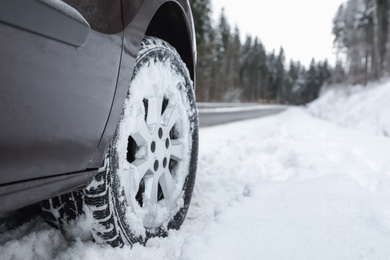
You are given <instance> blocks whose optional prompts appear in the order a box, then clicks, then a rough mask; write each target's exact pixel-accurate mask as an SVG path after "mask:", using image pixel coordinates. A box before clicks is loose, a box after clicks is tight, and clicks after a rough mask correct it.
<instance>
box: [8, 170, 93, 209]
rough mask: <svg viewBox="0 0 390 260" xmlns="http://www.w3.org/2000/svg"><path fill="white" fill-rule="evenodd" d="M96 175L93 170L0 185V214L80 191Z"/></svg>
mask: <svg viewBox="0 0 390 260" xmlns="http://www.w3.org/2000/svg"><path fill="white" fill-rule="evenodd" d="M97 173H98V169H94V170H87V171H84V172H78V173H72V174H64V175H59V176H53V177H47V178H41V179H36V180H29V181H23V182H17V183H13V184H7V185H1V186H0V201H1V208H0V212H9V211H12V210H16V209H18V208H21V207H24V206H27V205H30V204H34V203H37V202H39V201H42V200H44V199H47V198H51V197H55V196H59V195H62V194H65V193H68V192H71V191H75V190H80V189H81V188H83V187H85V185H86V184H87V183H88V182H89V181H90V180H91V179H92V178H93V177H94V175H95V174H97ZM43 191H44V192H43Z"/></svg>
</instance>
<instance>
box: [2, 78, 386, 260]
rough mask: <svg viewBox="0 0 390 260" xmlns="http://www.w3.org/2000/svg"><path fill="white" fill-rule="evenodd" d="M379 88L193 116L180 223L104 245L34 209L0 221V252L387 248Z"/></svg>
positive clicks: (317, 254)
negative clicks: (69, 233) (255, 113)
mask: <svg viewBox="0 0 390 260" xmlns="http://www.w3.org/2000/svg"><path fill="white" fill-rule="evenodd" d="M388 100H390V84H383V85H381V86H372V87H371V88H369V87H366V88H361V89H357V88H353V89H349V90H348V91H346V92H345V93H344V92H340V93H336V92H335V91H333V92H332V91H330V92H329V93H328V94H325V95H324V96H323V97H322V98H321V99H320V100H318V101H316V102H314V103H313V104H312V105H310V106H309V108H308V109H302V108H290V109H288V110H286V111H284V112H282V113H280V114H277V115H274V116H270V117H265V118H259V119H252V120H247V121H240V122H236V123H230V124H225V125H220V126H215V127H207V128H201V130H200V154H199V171H198V176H197V182H196V186H195V191H194V196H193V200H192V203H191V207H190V210H189V213H188V217H187V219H186V221H185V222H184V224H183V226H182V228H181V229H180V230H178V231H176V230H172V231H170V232H169V236H168V237H166V238H154V239H151V240H149V241H148V242H147V244H146V245H145V246H142V245H134V246H133V248H130V247H124V248H110V247H109V246H102V245H97V244H94V243H93V242H91V241H81V240H77V241H67V240H65V238H64V237H63V236H62V234H61V232H59V231H57V230H53V229H52V228H50V227H49V226H48V225H47V224H46V223H45V222H44V221H43V220H42V219H41V218H40V217H36V218H34V219H32V220H31V221H29V222H27V223H25V224H23V225H22V226H20V227H17V228H13V229H11V230H9V229H7V227H5V226H4V224H3V225H0V230H2V231H3V232H1V233H0V259H94V260H95V259H184V260H187V259H189V260H191V259H194V260H195V259H196V260H198V259H243V260H244V259H390V246H389V245H390V160H389V155H390V139H389V138H388V137H387V133H388V131H390V117H389V116H388V111H390V110H389V109H390V107H389V104H390V102H388ZM363 101H364V103H363ZM386 109H387V110H386ZM351 111H355V114H354V113H352V112H351ZM329 115H334V116H333V117H329ZM319 118H323V119H326V120H323V119H319ZM371 120H374V121H371ZM329 121H333V122H329ZM370 122H375V123H370ZM370 127H371V128H370Z"/></svg>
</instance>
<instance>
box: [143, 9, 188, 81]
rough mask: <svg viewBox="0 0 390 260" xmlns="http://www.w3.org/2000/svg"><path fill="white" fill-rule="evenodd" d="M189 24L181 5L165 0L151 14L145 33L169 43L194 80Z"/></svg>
mask: <svg viewBox="0 0 390 260" xmlns="http://www.w3.org/2000/svg"><path fill="white" fill-rule="evenodd" d="M191 15H192V14H191ZM190 18H191V19H192V17H190ZM191 26H192V25H191V24H188V22H186V16H185V12H184V10H183V9H182V8H181V6H180V5H179V4H177V2H175V1H167V2H165V3H163V4H162V5H161V6H160V7H159V9H158V10H157V11H156V13H155V14H154V15H153V18H152V20H151V21H150V23H149V26H148V28H147V30H146V32H145V35H148V36H154V37H157V38H160V39H162V40H164V41H166V42H168V43H169V44H171V45H172V46H173V47H174V48H175V49H176V50H177V52H178V53H179V55H180V56H181V58H182V59H183V61H184V62H185V63H186V65H187V68H188V70H189V72H190V76H191V79H192V80H193V81H194V80H195V46H193V44H194V43H193V40H192V38H193V36H192V33H193V29H192V28H191ZM183 36H186V37H183Z"/></svg>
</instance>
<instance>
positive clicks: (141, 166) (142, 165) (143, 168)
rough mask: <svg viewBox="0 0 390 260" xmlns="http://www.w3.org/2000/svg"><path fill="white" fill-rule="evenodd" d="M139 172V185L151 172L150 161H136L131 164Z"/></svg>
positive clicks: (146, 159)
mask: <svg viewBox="0 0 390 260" xmlns="http://www.w3.org/2000/svg"><path fill="white" fill-rule="evenodd" d="M131 164H132V165H134V166H135V167H136V168H137V170H138V183H139V182H140V181H141V180H142V178H143V177H144V176H145V175H146V174H147V173H148V172H149V171H150V163H149V159H148V158H145V159H136V160H135V161H134V162H132V163H131Z"/></svg>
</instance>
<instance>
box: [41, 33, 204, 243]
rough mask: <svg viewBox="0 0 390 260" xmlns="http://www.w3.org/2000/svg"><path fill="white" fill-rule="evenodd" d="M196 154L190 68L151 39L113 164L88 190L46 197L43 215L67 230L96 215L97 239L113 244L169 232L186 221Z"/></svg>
mask: <svg viewBox="0 0 390 260" xmlns="http://www.w3.org/2000/svg"><path fill="white" fill-rule="evenodd" d="M197 157H198V113H197V108H196V102H195V95H194V89H193V84H192V81H191V79H190V76H189V72H188V70H187V69H186V66H185V64H184V62H183V61H182V60H181V58H180V56H179V54H178V53H177V52H176V50H175V49H174V48H173V47H172V46H170V45H169V44H168V43H166V42H164V41H163V40H160V39H157V38H154V37H145V38H144V40H143V41H142V45H141V48H140V52H139V55H138V57H137V60H136V64H135V69H134V73H133V77H132V79H131V82H130V87H129V92H128V95H127V98H126V101H125V104H124V107H123V111H122V115H121V119H120V122H119V124H118V126H117V128H116V131H115V134H114V137H113V140H112V143H111V146H110V149H109V151H108V154H107V157H106V163H107V167H106V168H105V170H104V171H102V172H100V173H98V174H97V175H96V176H95V178H94V179H93V180H92V181H91V182H90V184H89V185H88V186H87V187H86V188H85V189H84V190H83V191H81V192H76V193H70V194H66V195H63V196H60V197H58V198H53V199H51V200H48V201H45V202H43V203H42V209H43V212H44V216H45V218H46V219H47V220H48V222H49V224H51V225H52V226H54V227H57V228H61V229H63V230H65V231H66V229H67V227H68V225H66V223H68V222H69V221H76V222H77V220H78V219H80V216H86V217H87V218H88V217H89V218H90V221H89V222H88V223H90V229H91V233H92V236H93V238H94V239H95V241H96V242H98V243H108V244H110V245H112V246H123V245H124V244H134V243H144V242H146V241H147V239H148V238H151V237H155V236H165V235H166V234H167V231H168V230H169V229H179V228H180V226H181V225H182V223H183V221H184V219H185V216H186V213H187V211H188V207H189V204H190V201H191V196H192V192H193V188H194V183H195V176H196V168H197ZM59 209H60V210H59ZM80 209H82V210H80ZM84 221H85V220H84ZM84 223H87V222H84Z"/></svg>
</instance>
